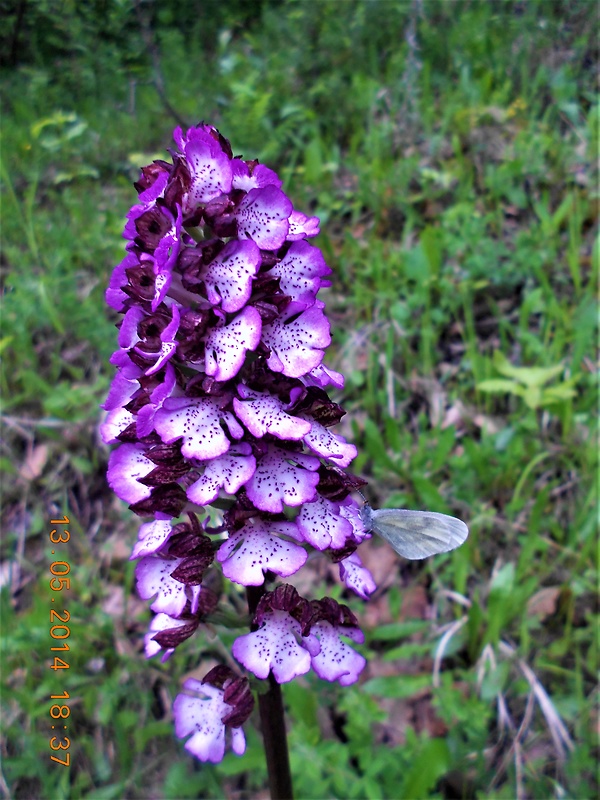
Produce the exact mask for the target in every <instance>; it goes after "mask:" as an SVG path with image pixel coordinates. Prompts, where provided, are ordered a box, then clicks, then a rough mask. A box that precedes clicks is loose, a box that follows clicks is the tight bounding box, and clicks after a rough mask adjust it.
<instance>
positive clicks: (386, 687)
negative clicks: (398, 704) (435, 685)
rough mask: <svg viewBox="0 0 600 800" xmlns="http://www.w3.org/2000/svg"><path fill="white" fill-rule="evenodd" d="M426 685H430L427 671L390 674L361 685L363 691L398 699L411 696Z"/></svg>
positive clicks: (429, 676)
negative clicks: (415, 673)
mask: <svg viewBox="0 0 600 800" xmlns="http://www.w3.org/2000/svg"><path fill="white" fill-rule="evenodd" d="M428 686H431V675H430V674H429V673H428V674H427V675H391V676H386V677H384V678H373V679H372V680H370V681H367V682H366V683H365V684H364V686H363V691H364V692H366V693H367V694H372V695H377V696H378V697H391V698H395V699H399V698H402V697H412V696H413V695H414V694H416V693H417V692H419V691H420V690H421V689H425V688H427V687H428Z"/></svg>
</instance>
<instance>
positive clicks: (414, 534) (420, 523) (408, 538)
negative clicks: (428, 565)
mask: <svg viewBox="0 0 600 800" xmlns="http://www.w3.org/2000/svg"><path fill="white" fill-rule="evenodd" d="M360 516H361V519H362V523H363V525H364V526H365V530H366V531H373V532H374V533H376V534H378V535H379V536H381V537H382V538H383V539H385V540H386V541H387V542H389V543H390V544H391V545H392V547H393V548H394V550H395V551H396V552H397V553H398V554H399V555H401V556H403V558H410V559H412V560H414V559H418V558H427V557H428V556H433V555H435V554H436V553H447V552H448V551H449V550H454V548H455V547H459V546H460V545H461V544H462V543H463V542H464V541H465V539H466V538H467V536H468V535H469V529H468V528H467V526H466V525H465V523H464V522H462V520H460V519H457V518H456V517H449V516H448V515H447V514H438V513H436V512H435V511H408V510H407V509H406V508H382V509H380V510H373V509H372V508H371V506H370V505H369V504H368V503H365V504H364V506H363V507H362V508H361V510H360Z"/></svg>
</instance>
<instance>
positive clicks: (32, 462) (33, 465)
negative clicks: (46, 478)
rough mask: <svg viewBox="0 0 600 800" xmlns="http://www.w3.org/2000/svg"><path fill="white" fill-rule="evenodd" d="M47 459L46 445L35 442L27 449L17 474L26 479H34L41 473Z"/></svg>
mask: <svg viewBox="0 0 600 800" xmlns="http://www.w3.org/2000/svg"><path fill="white" fill-rule="evenodd" d="M47 460H48V446H47V445H45V444H37V445H36V446H35V447H32V448H28V449H27V456H26V457H25V461H24V462H23V464H22V465H21V468H20V469H19V475H20V476H21V477H22V478H23V479H24V480H26V481H34V480H35V479H36V478H39V477H40V475H41V474H42V472H43V470H44V467H45V466H46V461H47Z"/></svg>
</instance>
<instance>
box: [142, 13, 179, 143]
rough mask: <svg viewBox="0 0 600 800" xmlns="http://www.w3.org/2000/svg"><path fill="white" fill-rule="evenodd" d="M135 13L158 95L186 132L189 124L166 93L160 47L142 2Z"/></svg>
mask: <svg viewBox="0 0 600 800" xmlns="http://www.w3.org/2000/svg"><path fill="white" fill-rule="evenodd" d="M135 13H136V16H137V18H138V23H139V26H140V32H141V34H142V38H143V40H144V44H145V45H146V47H147V48H148V52H149V53H150V58H151V60H152V77H153V83H154V88H155V89H156V93H157V94H158V96H159V97H160V99H161V101H162V104H163V106H164V107H165V109H166V110H167V111H168V112H169V114H170V115H171V116H172V117H173V119H174V120H175V121H176V122H177V124H178V125H181V127H182V128H183V129H184V130H185V128H187V127H188V124H187V122H186V121H185V120H184V119H183V117H181V116H180V115H179V114H178V113H177V111H176V110H175V109H174V108H173V106H172V105H171V103H170V102H169V99H168V97H167V93H166V91H165V82H164V79H163V76H162V71H161V69H160V56H159V53H158V47H157V46H156V42H155V41H154V36H153V35H152V29H151V27H150V21H149V19H148V17H147V16H146V15H145V14H144V13H143V11H142V3H141V2H137V3H136V4H135Z"/></svg>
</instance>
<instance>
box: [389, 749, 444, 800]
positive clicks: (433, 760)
mask: <svg viewBox="0 0 600 800" xmlns="http://www.w3.org/2000/svg"><path fill="white" fill-rule="evenodd" d="M449 765H450V750H449V749H448V744H447V743H446V740H445V739H430V740H429V741H428V742H426V744H424V746H423V748H422V749H421V751H420V753H419V754H418V755H417V757H416V758H415V759H414V760H413V763H412V766H411V768H410V769H409V771H408V773H407V775H406V778H405V780H404V784H403V786H402V792H401V793H400V794H399V797H407V798H408V797H414V798H421V797H428V796H429V792H430V791H431V789H433V787H434V786H435V784H436V783H437V782H438V780H439V779H440V778H441V777H442V775H444V774H445V773H446V772H447V771H448V769H449Z"/></svg>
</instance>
